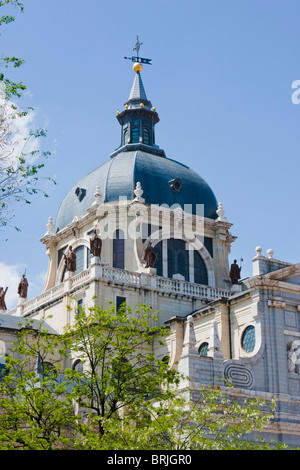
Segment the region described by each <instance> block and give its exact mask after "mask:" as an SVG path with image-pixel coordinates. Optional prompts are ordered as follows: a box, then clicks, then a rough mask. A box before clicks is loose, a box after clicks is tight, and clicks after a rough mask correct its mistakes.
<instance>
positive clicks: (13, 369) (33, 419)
mask: <svg viewBox="0 0 300 470" xmlns="http://www.w3.org/2000/svg"><path fill="white" fill-rule="evenodd" d="M58 346H59V340H58V337H57V336H55V335H50V334H48V332H47V331H46V330H45V329H43V328H42V324H41V325H40V326H39V328H38V330H36V329H33V327H32V326H31V325H30V323H27V322H25V324H24V326H23V328H22V329H21V331H20V333H19V337H18V339H17V341H16V343H15V348H14V354H13V355H10V356H8V357H7V358H6V368H5V370H4V371H3V370H2V380H1V381H0V449H1V450H54V449H69V448H72V445H71V444H72V439H71V437H72V433H73V430H74V425H75V424H76V415H75V413H74V409H73V403H72V400H71V397H69V396H68V394H67V393H66V392H67V382H66V381H65V380H60V369H61V357H60V356H59V354H57V352H56V350H57V348H58Z"/></svg>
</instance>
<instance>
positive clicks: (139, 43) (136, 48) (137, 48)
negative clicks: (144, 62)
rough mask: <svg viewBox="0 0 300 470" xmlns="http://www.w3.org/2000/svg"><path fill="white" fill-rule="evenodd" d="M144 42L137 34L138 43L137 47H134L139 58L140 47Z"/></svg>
mask: <svg viewBox="0 0 300 470" xmlns="http://www.w3.org/2000/svg"><path fill="white" fill-rule="evenodd" d="M142 44H143V43H142V42H140V41H139V37H138V36H137V37H136V44H135V47H134V48H133V50H134V51H136V55H137V58H139V51H140V47H141V45H142Z"/></svg>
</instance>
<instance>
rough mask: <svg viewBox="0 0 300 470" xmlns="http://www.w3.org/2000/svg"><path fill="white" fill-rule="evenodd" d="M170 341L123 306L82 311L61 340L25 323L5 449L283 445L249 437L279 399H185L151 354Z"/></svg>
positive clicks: (221, 392)
mask: <svg viewBox="0 0 300 470" xmlns="http://www.w3.org/2000/svg"><path fill="white" fill-rule="evenodd" d="M70 313H71V312H70ZM73 317H74V315H73ZM166 335H167V330H166V328H165V327H163V326H157V324H156V317H155V316H154V315H152V314H151V312H150V311H149V309H147V308H145V307H144V306H141V307H140V308H138V309H136V310H135V311H132V310H131V309H130V308H129V307H128V306H126V305H125V304H124V305H123V306H122V308H121V309H119V310H118V311H117V312H116V310H115V307H113V306H112V307H111V308H110V309H108V310H103V309H101V308H100V307H99V306H96V305H95V306H94V307H92V308H90V309H88V310H87V311H85V310H84V309H82V310H80V311H76V314H75V318H74V320H73V321H72V324H71V325H70V326H69V327H68V328H67V329H66V332H65V333H64V334H63V335H51V334H49V333H47V331H45V330H43V329H40V330H39V331H38V332H36V331H35V330H31V329H30V325H26V327H25V328H23V329H22V330H21V332H20V334H19V338H18V341H17V342H16V345H15V351H14V355H13V356H10V357H9V358H8V359H7V366H6V367H7V369H6V371H7V373H6V374H5V376H4V377H3V379H2V381H0V397H1V398H0V449H24V450H27V449H30V450H50V449H79V450H118V449H121V450H172V451H177V450H211V449H216V450H223V449H231V450H237V449H271V448H272V449H275V448H276V449H281V448H284V446H281V445H276V446H275V445H274V446H272V445H271V444H267V443H265V442H263V441H261V440H258V439H256V440H253V438H252V439H250V440H249V439H247V436H248V435H249V433H254V435H255V434H257V433H259V431H260V430H262V429H263V428H264V427H265V426H267V425H268V423H269V422H270V420H271V419H272V416H273V414H272V413H273V410H274V406H275V403H274V402H271V403H266V402H265V401H263V400H261V399H256V398H255V399H254V398H253V399H251V400H245V401H244V402H241V403H237V402H236V401H235V400H233V399H232V397H231V393H230V392H231V388H230V387H229V386H225V384H224V387H220V386H218V387H215V386H211V387H206V388H204V387H203V388H202V389H201V390H200V391H199V390H198V391H194V392H197V393H198V397H197V400H191V399H190V396H189V395H188V394H187V391H185V392H181V393H179V392H178V384H179V383H180V380H181V378H182V377H181V376H180V374H179V373H178V372H176V371H174V370H170V369H169V366H168V364H166V362H165V361H162V360H158V359H157V358H156V357H155V355H154V353H153V346H154V344H156V345H159V343H160V342H161V341H163V340H164V339H165V337H166ZM75 364H77V367H74V365H75ZM78 365H80V367H78ZM252 437H253V436H252Z"/></svg>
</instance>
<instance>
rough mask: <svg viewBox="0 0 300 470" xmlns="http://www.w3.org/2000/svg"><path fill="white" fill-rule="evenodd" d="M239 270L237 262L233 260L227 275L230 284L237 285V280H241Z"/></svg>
mask: <svg viewBox="0 0 300 470" xmlns="http://www.w3.org/2000/svg"><path fill="white" fill-rule="evenodd" d="M241 269H242V268H240V267H239V266H238V264H237V261H236V259H235V260H234V262H233V264H232V265H231V267H230V274H229V276H230V279H231V282H232V284H238V283H239V279H241Z"/></svg>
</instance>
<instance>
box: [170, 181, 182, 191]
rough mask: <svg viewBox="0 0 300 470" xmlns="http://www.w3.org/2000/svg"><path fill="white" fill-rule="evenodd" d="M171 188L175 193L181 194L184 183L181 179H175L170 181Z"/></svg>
mask: <svg viewBox="0 0 300 470" xmlns="http://www.w3.org/2000/svg"><path fill="white" fill-rule="evenodd" d="M169 187H170V188H171V189H172V191H174V193H179V191H180V190H181V188H182V181H181V179H179V178H175V179H173V180H171V181H169Z"/></svg>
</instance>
